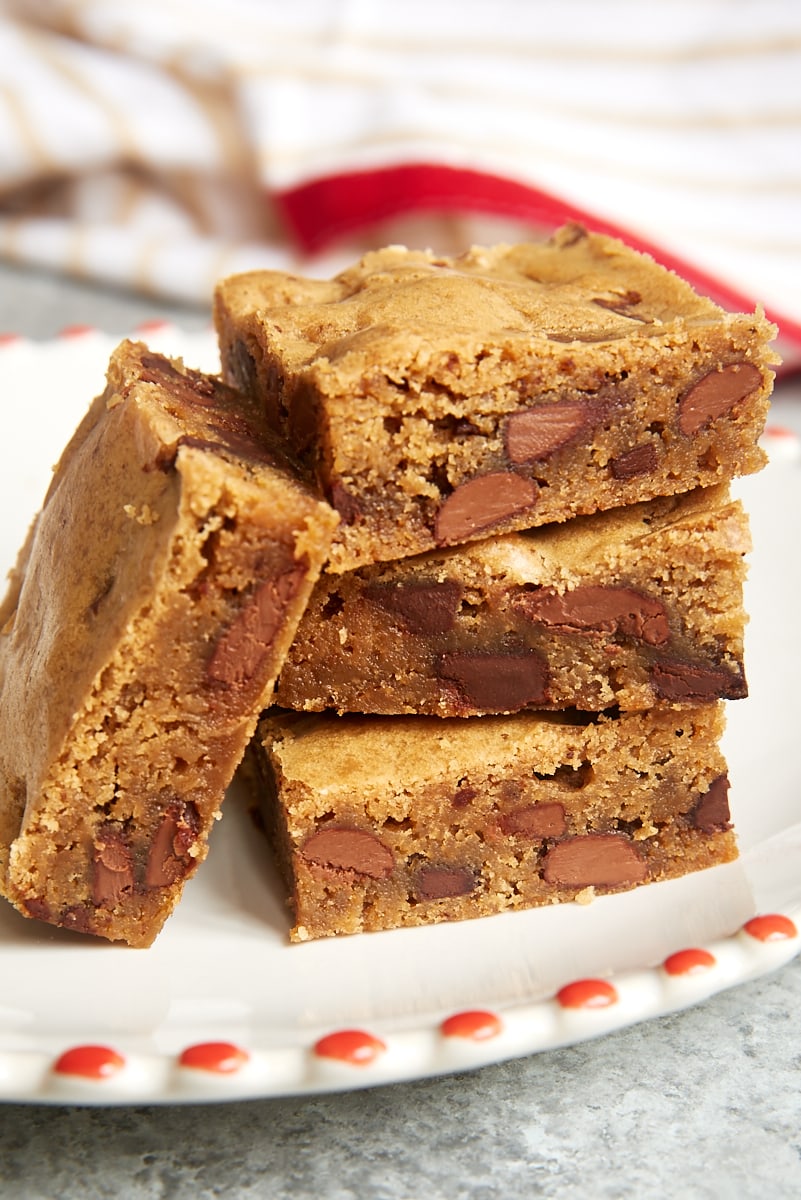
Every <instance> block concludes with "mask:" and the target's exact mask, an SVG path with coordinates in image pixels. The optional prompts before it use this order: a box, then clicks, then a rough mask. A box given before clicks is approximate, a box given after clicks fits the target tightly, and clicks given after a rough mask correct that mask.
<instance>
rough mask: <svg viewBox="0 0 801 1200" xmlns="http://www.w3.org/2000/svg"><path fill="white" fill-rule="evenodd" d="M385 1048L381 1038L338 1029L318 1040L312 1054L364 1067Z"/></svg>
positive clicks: (356, 1031) (360, 1031)
mask: <svg viewBox="0 0 801 1200" xmlns="http://www.w3.org/2000/svg"><path fill="white" fill-rule="evenodd" d="M386 1048H387V1047H386V1044H385V1043H384V1042H382V1041H381V1038H377V1037H374V1036H373V1034H372V1033H365V1032H364V1030H363V1029H340V1030H338V1032H337V1033H329V1034H327V1035H326V1036H325V1037H322V1038H320V1040H319V1042H316V1043H315V1046H314V1053H315V1054H316V1055H317V1056H318V1057H319V1058H336V1059H339V1060H340V1062H346V1063H351V1064H352V1065H353V1066H359V1067H366V1066H368V1065H369V1064H370V1063H371V1062H375V1060H376V1059H377V1058H378V1057H379V1056H380V1055H381V1054H383V1053H384V1051H385V1050H386Z"/></svg>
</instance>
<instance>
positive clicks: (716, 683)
mask: <svg viewBox="0 0 801 1200" xmlns="http://www.w3.org/2000/svg"><path fill="white" fill-rule="evenodd" d="M651 687H652V688H653V690H654V694H655V695H657V696H658V697H659V699H660V700H675V701H682V700H717V699H720V700H742V699H743V698H744V697H745V696H747V695H748V686H747V684H746V682H745V677H744V676H743V675H742V674H740V675H734V674H733V673H732V672H731V671H727V670H725V668H723V667H715V666H712V665H711V664H709V663H692V662H685V661H684V660H683V659H680V658H662V659H658V660H657V661H656V662H654V663H653V664H652V666H651Z"/></svg>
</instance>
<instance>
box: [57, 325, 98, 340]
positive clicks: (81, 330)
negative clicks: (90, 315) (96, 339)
mask: <svg viewBox="0 0 801 1200" xmlns="http://www.w3.org/2000/svg"><path fill="white" fill-rule="evenodd" d="M88 333H97V326H96V325H65V326H64V328H63V329H61V330H59V334H58V336H59V337H61V338H79V337H86V335H87V334H88Z"/></svg>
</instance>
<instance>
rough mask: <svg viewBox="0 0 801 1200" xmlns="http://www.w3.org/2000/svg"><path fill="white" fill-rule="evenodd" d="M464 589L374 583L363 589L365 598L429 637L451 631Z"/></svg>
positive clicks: (451, 584)
mask: <svg viewBox="0 0 801 1200" xmlns="http://www.w3.org/2000/svg"><path fill="white" fill-rule="evenodd" d="M463 593H464V588H463V587H462V585H461V584H460V583H456V582H455V581H453V580H445V581H444V582H443V583H436V582H433V583H408V584H386V583H377V584H373V585H372V586H370V587H368V588H365V591H364V596H365V599H367V600H370V601H371V602H372V603H373V604H378V605H380V606H381V608H385V609H387V611H388V612H391V613H393V614H395V615H396V616H399V617H401V618H402V620H403V622H404V624H405V625H406V626H407V627H408V628H409V629H410V630H411V632H412V633H422V634H425V635H427V636H431V635H433V634H437V633H448V632H449V631H450V630H451V629H453V626H454V622H455V620H456V614H457V613H458V611H459V605H460V604H461V600H462V595H463Z"/></svg>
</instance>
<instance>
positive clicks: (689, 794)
mask: <svg viewBox="0 0 801 1200" xmlns="http://www.w3.org/2000/svg"><path fill="white" fill-rule="evenodd" d="M722 724H723V715H722V704H712V705H706V706H703V707H697V708H693V709H684V710H678V709H670V708H661V709H654V710H652V711H650V712H647V713H634V714H627V715H624V716H619V717H610V716H607V717H600V718H599V719H597V720H592V719H590V718H588V717H586V716H584V717H582V718H580V717H578V716H577V715H576V714H572V715H571V716H568V715H566V714H560V715H559V716H556V715H551V716H548V715H541V714H533V713H525V714H521V715H519V716H513V717H476V718H472V719H468V720H458V719H453V720H441V719H439V718H436V717H348V716H345V717H337V716H333V715H330V714H327V715H324V716H317V715H309V714H300V713H291V714H286V713H278V712H276V711H274V712H273V714H272V715H268V716H267V717H266V718H265V719H264V720H263V721H262V722H261V723H260V725H259V730H258V733H257V736H256V738H255V739H254V742H253V743H252V750H251V754H252V755H253V758H254V760H255V770H254V771H253V772H252V773H253V775H254V777H255V778H256V780H257V781H258V783H257V785H256V786H257V789H258V792H259V799H260V802H261V803H262V805H263V808H264V812H265V821H266V825H267V828H268V832H269V834H270V836H271V839H272V842H273V845H274V848H275V852H276V855H277V859H278V862H279V865H280V867H281V869H282V871H283V873H284V876H285V878H286V882H287V887H288V893H289V901H290V906H291V909H292V929H291V937H292V939H293V940H295V941H305V940H307V939H309V938H317V937H324V936H328V935H333V934H348V933H357V932H360V931H363V930H377V929H390V928H395V927H399V926H409V925H426V924H432V923H434V922H438V921H455V920H461V919H464V918H467V917H478V916H484V915H488V914H490V913H498V912H503V911H507V910H510V909H521V908H527V907H532V906H535V905H543V904H553V903H557V902H561V901H570V900H576V899H578V900H580V901H584V900H587V899H589V898H591V896H593V895H594V894H601V893H606V892H617V891H623V890H627V889H630V888H634V887H637V886H639V885H641V884H644V883H648V882H652V881H656V880H660V879H667V878H670V877H672V876H679V875H684V874H687V873H688V872H690V871H695V870H699V869H701V868H705V867H709V866H713V865H716V864H720V863H724V862H728V861H730V860H731V859H733V858H735V857H736V854H737V850H736V843H735V837H734V833H733V831H732V828H731V822H730V817H729V806H728V779H727V775H726V764H725V762H724V760H723V758H722V756H721V753H720V750H719V747H718V742H719V738H720V734H721V730H722Z"/></svg>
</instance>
